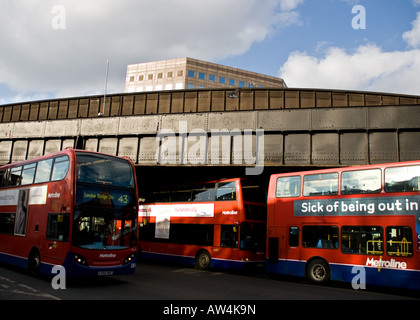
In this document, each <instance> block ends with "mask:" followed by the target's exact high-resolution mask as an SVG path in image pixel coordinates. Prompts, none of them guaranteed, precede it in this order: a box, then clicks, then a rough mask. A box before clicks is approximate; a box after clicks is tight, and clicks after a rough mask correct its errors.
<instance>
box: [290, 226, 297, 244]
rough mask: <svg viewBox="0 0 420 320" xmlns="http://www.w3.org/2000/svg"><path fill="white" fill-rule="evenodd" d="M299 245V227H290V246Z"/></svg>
mask: <svg viewBox="0 0 420 320" xmlns="http://www.w3.org/2000/svg"><path fill="white" fill-rule="evenodd" d="M298 246H299V228H298V227H290V228H289V247H298Z"/></svg>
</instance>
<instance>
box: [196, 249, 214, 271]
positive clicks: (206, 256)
mask: <svg viewBox="0 0 420 320" xmlns="http://www.w3.org/2000/svg"><path fill="white" fill-rule="evenodd" d="M210 263H211V256H210V253H208V252H207V251H206V250H201V251H200V252H198V253H197V256H196V258H195V265H196V267H197V268H198V269H201V270H208V269H210Z"/></svg>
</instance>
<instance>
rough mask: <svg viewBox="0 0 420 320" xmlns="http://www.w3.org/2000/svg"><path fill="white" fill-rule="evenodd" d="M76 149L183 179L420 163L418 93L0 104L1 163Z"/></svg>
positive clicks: (150, 96)
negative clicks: (126, 160)
mask: <svg viewBox="0 0 420 320" xmlns="http://www.w3.org/2000/svg"><path fill="white" fill-rule="evenodd" d="M104 100H105V101H104ZM104 102H105V103H104ZM69 146H70V147H74V148H79V149H86V150H93V151H100V152H105V153H109V154H115V155H119V156H128V157H130V158H131V159H132V160H133V161H134V163H135V164H136V165H137V166H138V168H139V170H140V172H143V173H145V175H147V174H149V175H152V174H156V172H157V171H156V170H158V168H160V170H163V172H165V174H170V173H171V172H172V173H174V172H178V173H179V174H178V176H180V177H181V176H185V172H186V171H185V170H186V168H190V170H195V172H197V171H198V170H199V171H200V172H201V173H203V172H206V173H209V176H211V175H214V174H215V173H216V172H219V175H220V176H226V175H231V174H235V175H243V174H245V171H246V168H248V169H252V168H253V169H254V172H252V170H250V171H249V172H248V173H247V174H259V173H261V172H258V170H256V169H258V167H260V166H264V172H265V173H266V174H268V173H269V172H274V171H277V172H278V171H290V170H301V169H306V168H316V167H332V166H352V165H362V164H374V163H380V162H398V161H407V160H418V159H420V96H410V95H401V94H388V93H374V92H360V91H343V90H315V89H267V88H258V89H256V88H253V89H200V90H182V91H181V90H174V91H160V92H144V93H129V94H128V93H124V94H112V95H107V96H106V97H105V98H104V96H99V95H98V96H85V97H74V98H65V99H53V100H44V101H30V102H22V103H16V104H9V105H2V106H0V164H5V163H9V162H15V161H19V160H24V159H28V158H32V157H35V156H39V155H42V154H45V153H49V152H54V151H58V150H61V149H64V148H66V147H69ZM180 170H181V171H180ZM267 170H268V171H267ZM180 172H182V173H180ZM191 172H194V171H191ZM188 175H190V173H188ZM192 175H194V177H191V176H190V177H191V178H199V177H197V176H196V174H195V173H193V174H192Z"/></svg>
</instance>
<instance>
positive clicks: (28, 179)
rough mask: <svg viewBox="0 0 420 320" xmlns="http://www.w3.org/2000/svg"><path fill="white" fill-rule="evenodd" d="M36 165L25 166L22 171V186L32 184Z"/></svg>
mask: <svg viewBox="0 0 420 320" xmlns="http://www.w3.org/2000/svg"><path fill="white" fill-rule="evenodd" d="M35 169H36V163H31V164H27V165H25V166H24V167H23V171H22V185H25V184H32V183H33V182H34V176H35Z"/></svg>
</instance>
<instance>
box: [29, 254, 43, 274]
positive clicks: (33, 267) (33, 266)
mask: <svg viewBox="0 0 420 320" xmlns="http://www.w3.org/2000/svg"><path fill="white" fill-rule="evenodd" d="M40 266H41V258H40V257H39V252H38V250H36V249H35V250H32V252H31V253H30V255H29V259H28V269H29V272H30V274H31V275H33V276H35V277H38V276H39V274H40V272H39V269H40Z"/></svg>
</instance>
